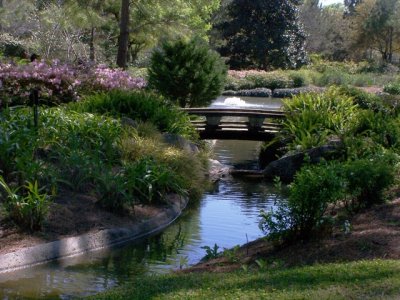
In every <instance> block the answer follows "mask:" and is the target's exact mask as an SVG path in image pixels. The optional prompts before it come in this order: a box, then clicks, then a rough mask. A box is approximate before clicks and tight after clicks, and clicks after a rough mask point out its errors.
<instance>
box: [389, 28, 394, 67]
mask: <svg viewBox="0 0 400 300" xmlns="http://www.w3.org/2000/svg"><path fill="white" fill-rule="evenodd" d="M392 57H393V27H390V28H389V57H388V61H389V63H392Z"/></svg>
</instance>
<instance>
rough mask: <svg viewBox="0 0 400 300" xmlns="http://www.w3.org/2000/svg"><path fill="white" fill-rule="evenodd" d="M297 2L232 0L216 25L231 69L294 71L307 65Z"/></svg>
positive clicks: (284, 0)
mask: <svg viewBox="0 0 400 300" xmlns="http://www.w3.org/2000/svg"><path fill="white" fill-rule="evenodd" d="M299 2H300V1H298V0H233V1H232V2H231V3H229V4H228V10H227V15H228V17H227V19H226V21H224V22H222V23H220V24H218V25H217V28H218V29H219V30H221V36H222V38H223V39H224V40H225V45H223V46H222V47H221V49H220V51H221V54H222V55H223V56H226V57H228V58H229V64H230V66H231V67H232V68H248V67H256V68H261V69H271V68H295V67H299V66H301V65H302V64H304V63H305V62H306V59H307V58H306V57H307V55H306V51H305V48H304V42H305V33H304V31H303V29H302V26H301V25H300V23H299V18H298V5H299Z"/></svg>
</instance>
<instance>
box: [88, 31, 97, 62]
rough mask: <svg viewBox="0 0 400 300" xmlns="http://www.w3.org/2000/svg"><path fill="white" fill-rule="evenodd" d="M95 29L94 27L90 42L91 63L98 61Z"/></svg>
mask: <svg viewBox="0 0 400 300" xmlns="http://www.w3.org/2000/svg"><path fill="white" fill-rule="evenodd" d="M95 30H96V29H95V28H94V27H92V30H91V32H90V41H89V59H90V61H91V62H94V61H95V60H96V52H95V51H96V49H95V48H94V34H95Z"/></svg>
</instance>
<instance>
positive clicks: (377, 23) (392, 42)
mask: <svg viewBox="0 0 400 300" xmlns="http://www.w3.org/2000/svg"><path fill="white" fill-rule="evenodd" d="M353 30H354V34H355V37H354V41H355V43H354V48H355V49H358V50H359V49H363V50H366V49H372V50H374V51H378V52H379V53H380V55H381V58H382V61H384V62H392V59H393V53H394V52H396V51H398V50H400V1H399V0H364V1H363V3H362V4H360V5H358V6H357V8H356V10H355V14H354V17H353Z"/></svg>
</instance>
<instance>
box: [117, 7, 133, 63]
mask: <svg viewBox="0 0 400 300" xmlns="http://www.w3.org/2000/svg"><path fill="white" fill-rule="evenodd" d="M129 1H130V0H121V19H120V20H121V21H120V23H119V38H118V53H117V65H118V67H120V68H124V69H126V60H127V57H128V41H129Z"/></svg>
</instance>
